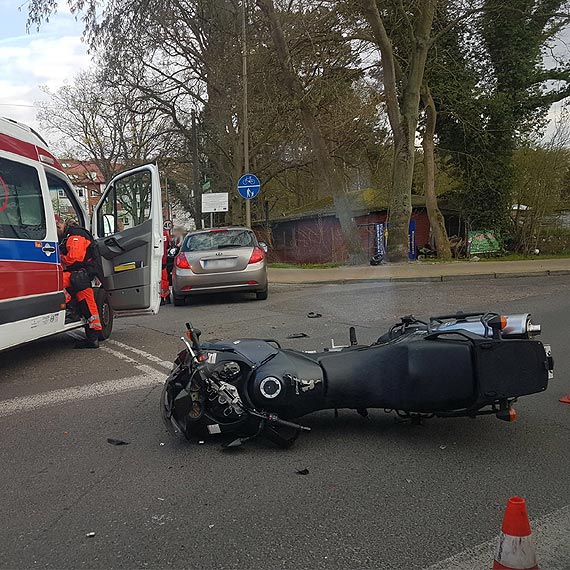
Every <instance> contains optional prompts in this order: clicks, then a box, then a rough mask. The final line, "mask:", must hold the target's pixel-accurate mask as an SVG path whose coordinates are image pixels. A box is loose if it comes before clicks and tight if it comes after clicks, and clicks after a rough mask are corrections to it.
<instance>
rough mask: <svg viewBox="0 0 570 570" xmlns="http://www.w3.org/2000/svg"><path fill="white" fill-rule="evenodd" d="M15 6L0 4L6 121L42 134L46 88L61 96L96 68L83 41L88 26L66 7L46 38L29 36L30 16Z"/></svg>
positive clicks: (45, 27)
mask: <svg viewBox="0 0 570 570" xmlns="http://www.w3.org/2000/svg"><path fill="white" fill-rule="evenodd" d="M14 4H15V3H14V2H13V0H0V37H2V39H1V40H0V69H1V70H2V74H1V77H0V115H2V116H6V117H10V118H12V119H15V120H17V121H21V122H23V123H26V124H28V125H30V126H31V127H33V128H35V129H37V130H40V127H39V125H38V123H37V121H36V113H37V109H36V107H35V103H36V102H38V101H45V100H47V96H46V95H45V94H44V93H43V92H42V91H40V86H42V85H45V86H47V87H48V88H49V89H50V90H52V91H54V90H57V89H58V88H59V87H61V86H62V85H65V84H66V83H68V82H71V81H72V80H73V77H74V76H75V75H76V74H77V73H79V72H80V71H83V70H84V69H86V68H87V67H89V64H90V62H91V58H90V56H89V55H88V53H87V49H88V48H87V45H86V44H84V43H83V42H82V41H81V35H82V32H83V25H82V23H81V22H77V21H76V20H75V17H74V16H72V15H70V14H69V9H68V7H67V3H66V2H65V1H62V2H61V6H60V8H59V9H58V13H57V14H55V15H53V16H52V17H51V18H50V21H49V22H44V23H43V24H42V26H41V29H40V32H39V33H38V32H35V31H33V30H32V31H30V33H29V34H27V33H26V29H25V23H26V17H27V14H26V13H25V7H24V8H23V9H22V12H19V11H18V10H17V6H16V7H15V6H14Z"/></svg>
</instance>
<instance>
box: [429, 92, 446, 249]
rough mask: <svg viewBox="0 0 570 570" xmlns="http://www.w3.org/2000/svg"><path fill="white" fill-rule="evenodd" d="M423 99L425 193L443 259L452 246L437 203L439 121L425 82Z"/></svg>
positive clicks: (433, 229) (436, 240)
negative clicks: (437, 136) (436, 136)
mask: <svg viewBox="0 0 570 570" xmlns="http://www.w3.org/2000/svg"><path fill="white" fill-rule="evenodd" d="M422 101H423V104H424V109H425V112H426V128H425V131H424V136H423V138H422V148H423V149H424V194H425V198H426V207H427V213H428V218H429V225H430V229H431V232H432V235H433V237H434V239H435V247H436V249H437V256H438V257H439V258H441V259H450V258H451V246H450V245H449V237H448V236H447V230H446V229H445V220H444V218H443V214H442V213H441V210H440V209H439V206H438V205H437V194H436V193H435V152H434V143H433V137H434V134H435V124H436V121H437V111H436V109H435V103H434V101H433V97H432V96H431V92H430V89H429V87H428V86H427V85H426V84H424V87H423V89H422Z"/></svg>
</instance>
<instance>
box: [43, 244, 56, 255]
mask: <svg viewBox="0 0 570 570" xmlns="http://www.w3.org/2000/svg"><path fill="white" fill-rule="evenodd" d="M42 251H43V252H44V253H46V254H51V253H55V247H53V245H47V244H46V245H44V246H43V247H42Z"/></svg>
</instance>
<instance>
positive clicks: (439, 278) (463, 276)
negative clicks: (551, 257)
mask: <svg viewBox="0 0 570 570" xmlns="http://www.w3.org/2000/svg"><path fill="white" fill-rule="evenodd" d="M562 275H570V269H547V270H541V271H532V272H529V273H522V272H514V273H474V274H473V273H459V274H457V275H418V276H416V277H410V276H402V277H394V276H390V277H388V276H387V277H340V278H338V279H322V280H317V281H302V280H297V281H290V280H289V281H285V280H284V281H280V280H279V279H277V280H276V279H270V283H271V284H273V285H349V284H351V283H398V282H400V283H438V282H439V283H441V282H447V281H472V280H477V279H520V278H522V277H558V276H562Z"/></svg>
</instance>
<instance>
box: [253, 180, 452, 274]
mask: <svg viewBox="0 0 570 570" xmlns="http://www.w3.org/2000/svg"><path fill="white" fill-rule="evenodd" d="M348 197H349V201H350V203H351V204H352V212H353V216H354V219H355V221H356V225H357V226H358V229H359V233H360V241H361V244H362V248H363V249H364V251H365V252H367V254H368V256H369V257H372V256H373V255H374V254H375V253H376V243H377V242H376V232H377V228H378V226H377V224H384V225H385V224H386V220H387V216H388V200H387V198H386V197H385V196H383V195H382V194H381V193H380V192H378V191H377V190H373V189H368V190H361V191H352V192H349V193H348ZM445 214H446V212H444V215H445ZM411 220H412V221H413V222H412V225H413V226H414V229H413V231H411V232H410V241H411V242H412V243H413V244H414V247H412V248H411V249H412V252H411V256H410V257H411V258H415V255H416V252H417V250H418V249H419V248H421V247H423V246H424V245H426V244H428V243H429V242H430V225H429V219H428V215H427V210H426V203H425V198H424V197H423V196H415V195H413V196H412V217H411ZM252 225H253V229H254V230H255V232H256V234H257V235H258V237H259V239H262V240H263V241H266V242H267V243H268V244H269V246H270V247H269V252H268V254H269V261H270V262H281V263H293V264H307V263H330V262H337V263H344V262H345V261H346V259H347V249H346V245H345V243H344V238H343V235H342V231H341V227H340V222H339V220H338V218H337V216H336V211H335V206H334V201H333V198H332V197H328V198H324V199H321V200H318V201H317V202H313V203H311V204H308V205H306V206H303V207H301V208H297V209H296V210H293V211H291V212H288V213H287V214H286V215H283V216H281V217H278V218H274V219H270V220H265V221H261V220H259V221H255V222H253V224H252Z"/></svg>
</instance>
